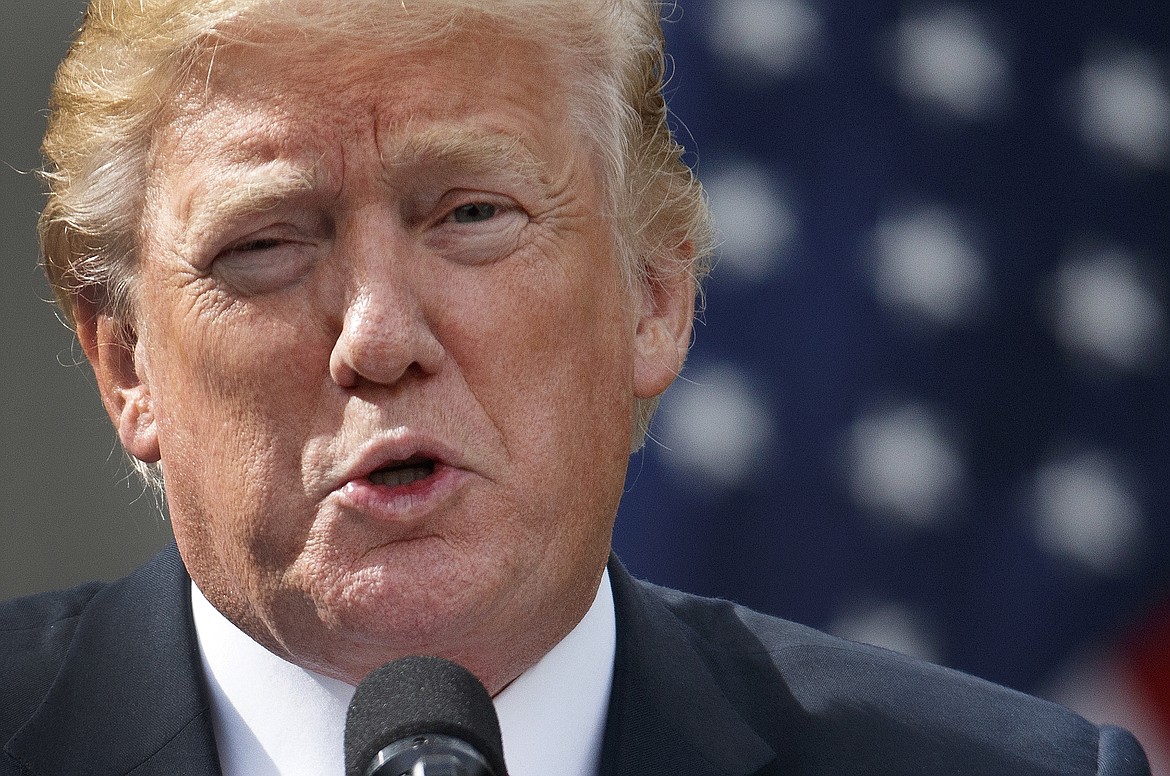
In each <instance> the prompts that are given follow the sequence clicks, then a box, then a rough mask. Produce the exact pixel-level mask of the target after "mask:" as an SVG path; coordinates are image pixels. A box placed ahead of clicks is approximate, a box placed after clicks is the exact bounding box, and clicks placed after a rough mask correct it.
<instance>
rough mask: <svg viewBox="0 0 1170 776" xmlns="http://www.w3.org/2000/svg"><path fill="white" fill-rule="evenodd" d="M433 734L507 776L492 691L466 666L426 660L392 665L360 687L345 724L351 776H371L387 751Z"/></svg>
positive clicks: (419, 658)
mask: <svg viewBox="0 0 1170 776" xmlns="http://www.w3.org/2000/svg"><path fill="white" fill-rule="evenodd" d="M428 733H429V734H432V735H445V736H451V737H453V738H457V739H460V740H462V741H465V742H466V743H468V744H470V745H471V746H472V747H473V748H474V749H476V750H477V751H478V752H479V753H480V754H481V755H482V756H483V758H484V759H485V760H487V762H488V764H489V765H491V767H492V770H494V771H495V773H496V775H497V776H506V774H507V770H506V769H505V767H504V745H503V742H502V740H501V738H500V721H499V718H498V717H497V716H496V708H495V706H493V705H492V698H491V696H490V695H488V691H487V690H486V689H485V688H484V686H483V685H482V684H480V682H479V680H478V679H476V678H475V676H473V675H472V673H471V672H470V671H468V670H467V669H466V668H464V667H463V666H461V665H459V664H457V663H452V662H451V661H450V660H443V659H442V658H437V657H425V656H415V657H404V658H401V659H400V660H394V661H392V662H390V663H387V664H386V665H384V666H382V667H381V668H377V669H375V670H373V671H371V672H370V673H369V674H368V675H367V676H366V678H365V679H363V680H362V682H361V684H359V685H358V686H357V690H356V691H355V692H354V695H353V700H352V701H350V703H349V711H348V712H347V713H346V720H345V773H346V776H365V772H366V769H367V768H368V767H369V765H370V763H371V762H372V761H373V759H374V758H375V757H376V756H377V755H378V753H379V752H381V751H382V750H383V749H385V748H386V747H388V746H390V745H391V744H392V743H394V742H396V741H400V740H402V739H409V738H412V737H416V736H421V735H424V734H428Z"/></svg>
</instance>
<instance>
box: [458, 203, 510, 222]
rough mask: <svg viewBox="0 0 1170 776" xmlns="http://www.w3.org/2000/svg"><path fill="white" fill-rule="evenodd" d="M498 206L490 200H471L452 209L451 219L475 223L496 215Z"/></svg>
mask: <svg viewBox="0 0 1170 776" xmlns="http://www.w3.org/2000/svg"><path fill="white" fill-rule="evenodd" d="M497 212H498V208H497V207H496V206H495V205H493V204H492V203H490V202H469V203H467V204H466V205H460V206H459V207H457V208H455V209H454V210H453V211H451V219H452V220H453V221H455V223H457V224H475V223H479V222H480V221H487V220H488V219H490V218H492V217H493V216H495V214H496V213H497Z"/></svg>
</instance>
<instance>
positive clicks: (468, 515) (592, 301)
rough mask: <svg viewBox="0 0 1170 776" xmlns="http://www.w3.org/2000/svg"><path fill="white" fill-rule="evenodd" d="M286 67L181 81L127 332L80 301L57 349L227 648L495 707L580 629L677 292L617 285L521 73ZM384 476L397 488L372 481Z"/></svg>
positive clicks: (664, 369)
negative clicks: (397, 664)
mask: <svg viewBox="0 0 1170 776" xmlns="http://www.w3.org/2000/svg"><path fill="white" fill-rule="evenodd" d="M293 56H294V55H291V54H286V55H283V56H278V55H276V54H273V53H270V52H267V51H266V50H264V49H262V48H253V49H250V50H246V51H239V50H238V51H224V52H220V53H219V54H218V55H217V60H216V63H215V69H214V70H213V72H212V77H211V79H210V81H209V82H208V88H206V89H205V88H204V87H203V83H202V81H198V79H197V80H196V81H193V82H192V88H191V90H190V92H189V94H188V96H187V98H186V99H185V101H184V103H183V104H182V105H181V106H180V107H179V108H178V109H177V110H176V112H175V115H174V116H173V120H171V121H169V122H168V124H167V125H166V126H165V127H162V128H161V129H160V130H159V131H158V134H157V136H156V143H155V148H156V151H155V155H154V159H153V166H152V171H151V172H152V176H151V182H150V187H149V191H148V201H147V207H146V212H145V214H144V220H143V225H142V229H141V238H140V239H141V245H142V249H143V250H142V257H143V259H142V264H141V268H140V271H139V276H138V284H137V286H136V296H135V300H136V307H135V317H134V320H133V321H131V322H130V326H129V327H128V328H129V331H127V327H125V326H122V325H120V324H119V322H117V321H114V320H112V319H110V318H109V317H108V316H106V315H105V314H104V313H103V312H102V311H101V310H100V309H96V308H93V307H92V306H87V303H86V302H84V301H79V302H78V313H79V316H78V317H79V320H80V325H79V336H80V338H81V341H82V344H83V346H84V347H85V349H86V352H87V354H88V355H89V356H90V359H91V361H92V362H93V365H94V368H95V372H96V374H97V376H98V381H99V385H100V388H101V391H102V395H103V399H104V401H105V404H106V406H107V409H108V410H109V412H110V414H111V417H112V418H113V420H114V423H115V425H116V426H117V429H118V432H119V435H120V438H121V440H122V442H123V445H124V446H125V447H126V449H127V450H129V451H130V452H131V454H133V455H135V456H136V457H138V458H140V459H141V460H143V461H147V462H153V461H158V460H161V462H162V466H163V470H164V474H165V479H166V485H167V497H168V502H169V507H170V511H171V515H172V520H173V524H174V531H175V536H176V539H177V541H178V544H179V548H180V551H181V552H182V555H183V558H184V560H185V562H186V564H187V566H188V569H189V570H190V573H191V575H192V578H193V579H194V580H195V582H196V583H197V584H198V585H199V587H200V589H201V590H202V591H203V592H204V594H205V595H206V596H207V597H208V598H209V600H211V601H212V603H214V604H215V605H216V606H217V607H218V608H219V609H220V610H221V611H223V612H224V613H225V614H226V615H227V616H228V617H229V618H230V619H232V620H233V621H234V622H235V623H236V624H237V625H238V626H240V627H241V628H242V629H243V630H245V631H246V632H248V633H249V634H250V635H251V636H252V637H253V638H255V639H256V640H257V641H259V642H260V643H262V644H264V645H265V646H266V647H268V648H269V649H271V650H272V651H274V652H276V653H277V654H279V655H281V656H282V657H284V658H286V659H289V660H291V661H293V662H295V663H298V664H300V665H302V666H305V667H307V668H311V669H314V670H317V671H319V672H322V673H325V674H327V675H331V676H334V677H337V678H340V679H343V680H346V681H349V682H351V683H356V682H357V681H359V680H360V679H361V678H362V676H364V675H365V673H367V672H368V671H369V670H371V669H372V668H374V667H376V666H378V665H381V664H382V663H384V662H386V661H388V660H390V659H393V658H395V657H399V656H401V655H404V654H413V653H430V654H438V655H442V656H445V657H448V658H450V659H454V660H457V661H459V662H461V663H463V664H465V665H467V666H468V667H469V668H470V669H471V670H472V671H473V672H475V673H476V674H477V675H478V676H479V677H480V678H481V680H483V681H484V683H485V684H486V685H487V686H488V688H489V690H491V691H492V692H496V691H498V690H499V689H501V688H502V687H503V686H505V685H506V684H507V683H508V682H509V681H511V679H513V678H514V677H515V676H517V675H518V674H519V673H520V672H521V671H523V670H524V669H525V668H526V667H528V666H529V665H531V664H532V663H533V662H535V661H536V660H537V659H539V657H540V656H541V655H542V654H543V653H544V652H545V651H547V650H548V649H549V648H551V647H552V646H553V645H554V644H555V643H556V642H557V641H558V640H559V639H560V638H562V637H563V636H564V635H565V634H566V633H567V632H568V631H569V630H570V629H571V628H572V627H573V626H574V625H575V624H576V622H577V621H578V620H579V619H580V617H581V616H582V615H583V614H584V612H585V610H586V609H587V608H588V606H589V604H590V602H591V601H592V598H593V595H594V593H595V591H596V586H597V583H598V580H599V578H600V574H601V572H602V568H603V566H604V564H605V561H606V558H607V555H608V552H609V546H610V538H611V533H612V526H613V520H614V517H615V514H616V510H617V504H618V500H619V497H620V495H621V489H622V482H623V476H624V472H625V467H626V462H627V458H628V450H629V441H630V431H631V417H632V405H633V400H634V399H635V397H651V396H654V395H657V394H658V393H660V392H661V391H663V390H664V389H665V388H666V387H667V385H669V383H670V381H671V379H672V378H673V376H674V375H675V373H676V372H677V370H678V369H679V368H680V367H681V364H682V358H683V354H684V352H685V346H686V345H687V343H688V341H689V331H690V329H689V327H690V319H691V315H692V301H693V288H692V285H691V282H690V280H689V278H684V277H679V278H675V279H673V280H668V281H666V282H663V283H660V284H657V285H655V286H654V287H653V288H649V289H639V290H637V291H635V292H630V291H629V290H627V289H626V288H625V287H624V286H623V281H622V273H621V268H620V267H619V264H618V259H617V257H616V256H615V254H614V251H613V248H612V246H613V243H614V239H613V235H612V233H611V232H610V227H609V225H608V224H607V223H606V222H605V220H604V219H603V218H602V217H601V212H602V195H601V192H600V191H599V186H598V179H597V175H596V173H595V162H594V156H593V153H592V152H591V151H590V150H589V147H588V145H587V144H586V143H585V142H584V141H583V140H582V139H581V138H579V137H577V136H576V134H575V133H574V132H573V130H572V128H571V127H570V125H569V122H568V120H567V107H566V105H565V104H564V102H563V98H562V97H561V96H559V95H563V94H564V91H565V90H564V89H562V88H557V86H556V78H557V75H556V72H555V71H554V70H553V69H552V68H551V66H550V63H549V62H548V61H547V60H546V58H545V57H543V55H542V52H541V51H540V50H539V49H538V48H537V47H536V46H535V45H530V44H521V43H517V42H514V41H500V40H493V39H491V38H490V37H487V38H483V39H478V40H477V39H471V38H466V39H461V40H459V41H457V42H456V44H454V45H446V46H444V47H442V49H434V50H427V49H422V50H412V51H409V52H397V53H389V54H378V55H375V54H367V55H363V56H361V57H354V56H352V55H344V54H342V55H339V54H324V53H316V54H315V53H313V52H302V53H301V54H298V55H296V56H297V57H298V58H293ZM326 57H329V58H332V59H326ZM407 458H415V459H416V460H415V461H414V462H415V463H419V462H421V463H422V464H424V465H423V466H422V468H420V469H419V470H418V474H417V475H415V476H423V475H426V476H423V479H421V480H419V481H417V482H411V483H408V484H401V485H396V484H389V485H388V484H378V483H376V482H374V481H372V480H371V478H370V476H369V474H370V470H371V469H374V468H380V467H383V466H385V465H394V464H398V463H401V462H402V460H403V459H407ZM424 459H425V460H424ZM430 467H433V468H430ZM412 471H413V470H412ZM375 479H377V478H376V477H375Z"/></svg>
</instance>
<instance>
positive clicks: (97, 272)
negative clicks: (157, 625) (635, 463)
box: [40, 0, 712, 469]
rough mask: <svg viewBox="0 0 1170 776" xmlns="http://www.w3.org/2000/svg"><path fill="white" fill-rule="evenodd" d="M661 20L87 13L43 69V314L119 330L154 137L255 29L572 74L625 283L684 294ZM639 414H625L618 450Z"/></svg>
mask: <svg viewBox="0 0 1170 776" xmlns="http://www.w3.org/2000/svg"><path fill="white" fill-rule="evenodd" d="M661 13H662V6H661V4H660V3H659V2H658V0H585V1H583V2H573V3H567V2H564V0H480V2H476V3H472V2H469V0H328V2H320V0H91V2H90V5H89V8H88V9H87V12H86V15H85V20H84V22H83V24H82V27H81V29H80V31H79V33H78V36H77V39H76V41H75V42H74V44H73V47H72V48H71V49H70V51H69V54H68V55H67V56H66V58H65V60H64V61H63V62H62V64H61V66H60V68H59V69H58V71H57V78H56V80H55V82H54V85H53V91H52V97H51V103H50V108H51V114H50V119H49V126H48V131H47V132H46V135H45V140H44V145H43V152H44V156H45V159H46V167H45V170H44V177H45V179H46V181H47V182H48V187H49V196H48V202H47V204H46V206H45V209H44V211H43V213H42V214H41V219H40V235H41V246H42V253H43V261H44V268H45V272H46V274H47V275H48V278H49V282H50V285H51V286H52V288H53V292H54V295H55V296H56V299H57V302H58V304H59V305H60V307H61V310H62V312H63V314H64V315H65V317H66V319H67V320H68V321H69V322H70V323H72V324H75V323H76V321H75V320H74V304H75V302H76V298H77V297H78V296H79V295H84V296H85V298H87V299H89V300H90V301H92V302H95V303H96V304H97V305H99V307H100V308H101V309H102V310H103V312H105V313H107V314H110V315H112V316H114V317H115V318H117V319H119V320H121V321H123V322H127V323H130V322H132V321H133V315H134V284H135V276H136V268H137V266H138V262H139V261H140V256H139V255H138V246H139V244H140V243H141V240H140V235H139V230H140V229H141V224H140V214H141V213H142V211H143V204H144V197H145V192H146V188H147V176H148V174H149V163H150V154H151V145H152V141H153V139H154V134H155V130H156V128H158V127H159V126H160V125H161V124H163V123H164V122H165V121H166V119H167V118H168V111H173V110H174V109H175V106H174V105H173V102H174V100H175V98H176V97H177V95H178V92H179V89H180V88H182V85H183V84H184V83H186V82H187V81H189V80H190V79H191V77H192V75H193V74H194V72H196V69H197V68H198V67H200V66H208V67H209V66H210V65H208V64H207V62H208V59H209V57H208V56H207V55H208V53H209V52H211V51H214V50H215V49H216V48H217V47H221V46H224V45H231V44H233V43H237V44H238V43H246V42H248V41H251V42H256V41H257V40H258V38H257V36H260V38H262V37H263V32H264V30H266V29H280V30H281V31H282V32H283V33H286V34H287V33H292V34H293V35H299V36H303V38H304V40H305V41H306V42H312V41H323V40H335V39H342V40H344V41H345V43H346V45H348V46H351V47H353V46H361V47H370V48H376V49H383V48H390V49H402V48H408V47H411V46H418V45H420V44H424V43H428V42H436V41H442V40H444V39H446V38H448V37H450V36H451V35H452V34H453V33H455V32H457V31H459V30H464V29H469V28H471V29H475V28H482V26H483V25H484V24H491V25H492V26H493V27H494V28H495V29H496V30H499V31H502V32H504V33H506V34H508V35H512V36H515V37H519V38H522V39H525V40H532V41H538V42H543V43H544V44H545V45H546V46H548V47H549V50H550V51H553V52H555V53H557V55H558V56H563V57H564V60H563V62H564V66H565V67H566V68H571V69H572V75H571V76H569V77H566V79H565V82H566V84H567V85H568V87H569V88H570V89H571V90H572V92H573V98H574V99H572V100H571V101H570V102H571V104H572V106H573V108H572V113H573V115H572V116H571V119H572V120H573V121H574V122H575V125H576V127H577V128H578V129H579V131H580V132H581V133H582V137H583V138H584V139H586V140H587V141H590V142H592V144H593V145H594V148H595V150H596V151H597V152H598V159H599V162H600V163H599V167H600V169H599V174H600V176H601V180H602V184H603V189H604V191H605V192H606V208H607V211H608V212H607V213H606V216H607V217H609V218H610V219H612V220H613V222H614V232H615V235H614V236H615V249H616V250H617V251H618V253H619V255H620V257H621V258H622V260H623V267H624V269H625V271H626V275H627V280H628V281H629V284H630V286H631V287H634V286H635V284H637V283H647V282H650V283H653V282H654V281H655V278H665V277H670V276H674V275H675V274H677V273H679V272H690V273H691V274H692V275H693V276H694V278H695V279H696V284H697V283H698V281H701V280H702V278H703V277H704V276H705V275H706V273H707V271H708V269H709V266H710V256H711V248H712V228H711V224H710V216H709V214H708V211H707V207H706V203H705V201H704V197H703V193H702V189H701V187H700V186H699V184H698V182H697V181H696V180H695V178H694V176H693V175H692V174H691V171H690V169H689V168H688V167H687V166H686V164H684V163H683V161H682V148H681V146H679V145H678V144H677V143H676V142H675V140H674V138H673V137H672V135H671V132H670V129H669V127H668V124H667V110H666V105H665V101H664V99H663V96H662V87H663V80H664V75H665V54H664V49H663V38H662V30H661V20H660V16H661ZM286 45H288V44H286ZM293 45H295V44H293ZM684 245H686V246H689V250H685V251H680V250H678V248H679V247H680V246H684ZM680 262H683V264H680ZM688 265H689V266H688ZM655 405H656V400H642V401H639V402H638V403H637V406H636V410H635V418H634V434H633V444H632V448H631V449H636V448H637V447H638V446H639V445H640V444H641V442H642V439H643V438H644V436H645V433H646V431H647V429H648V427H649V424H650V418H651V416H652V414H653V412H654V408H655ZM140 469H141V467H140Z"/></svg>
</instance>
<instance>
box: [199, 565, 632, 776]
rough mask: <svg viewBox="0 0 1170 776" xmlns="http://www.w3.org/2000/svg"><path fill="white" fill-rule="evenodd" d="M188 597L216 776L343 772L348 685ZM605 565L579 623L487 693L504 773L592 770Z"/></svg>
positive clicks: (611, 634) (608, 605) (604, 698)
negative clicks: (296, 661) (219, 773)
mask: <svg viewBox="0 0 1170 776" xmlns="http://www.w3.org/2000/svg"><path fill="white" fill-rule="evenodd" d="M191 602H192V608H193V610H194V614H195V633H196V635H197V637H198V640H199V651H200V654H201V656H202V661H203V673H204V676H206V678H207V686H208V689H209V694H210V696H211V711H212V724H213V725H214V729H215V739H216V745H217V747H218V749H219V760H220V767H221V768H222V770H223V776H343V774H344V773H345V765H344V756H343V751H342V742H343V740H344V735H345V712H346V709H347V708H348V706H349V700H350V698H351V697H352V696H353V687H351V686H350V685H348V684H346V683H344V682H340V681H337V680H336V679H330V678H328V677H324V676H321V675H319V674H316V673H313V672H312V671H308V670H305V669H303V668H300V667H299V666H296V665H293V664H292V663H289V662H287V661H285V660H282V659H281V658H279V657H277V656H276V655H274V654H272V653H271V652H269V651H268V650H267V649H265V648H264V647H262V646H260V645H259V644H257V643H256V642H255V641H253V640H252V639H251V638H250V637H249V636H248V635H247V634H245V633H244V632H243V631H241V630H240V629H239V628H237V627H236V626H235V625H233V624H232V623H231V622H230V621H229V620H228V619H227V618H226V617H224V616H223V615H222V614H220V613H219V611H218V610H217V609H216V608H215V607H214V606H212V605H211V604H210V603H208V601H207V599H206V598H204V597H203V594H202V593H201V592H200V591H199V588H198V587H196V586H195V584H194V583H192V585H191ZM615 637H616V627H615V624H614V611H613V592H612V590H611V588H610V583H609V572H608V571H606V572H605V574H604V575H603V576H602V579H601V584H600V586H599V587H598V590H597V596H596V597H595V598H594V600H593V605H592V606H591V607H590V608H589V611H588V612H586V613H585V616H584V617H583V618H582V619H581V622H579V623H578V624H577V626H576V627H575V628H574V629H573V630H572V631H570V633H569V635H567V636H566V637H565V638H564V639H563V640H561V642H560V643H559V644H557V645H556V646H555V647H553V648H552V650H551V651H550V652H548V654H546V655H545V656H544V657H543V658H541V659H540V661H539V662H537V663H536V665H534V666H532V667H531V668H529V669H528V670H527V671H525V672H524V673H523V674H521V675H520V676H519V677H517V678H516V680H515V681H513V682H512V683H511V684H509V685H508V686H507V687H506V688H504V690H503V691H502V692H500V693H499V694H498V695H496V697H495V699H494V701H495V706H496V712H497V713H498V714H499V717H500V730H501V732H502V734H503V739H504V759H505V761H506V763H507V766H508V774H509V776H596V774H597V768H598V759H599V757H600V754H601V740H602V736H603V733H604V731H605V717H606V710H607V708H608V705H609V688H610V684H611V683H612V680H613V659H614V644H615Z"/></svg>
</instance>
